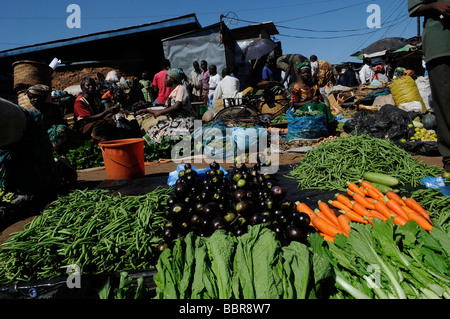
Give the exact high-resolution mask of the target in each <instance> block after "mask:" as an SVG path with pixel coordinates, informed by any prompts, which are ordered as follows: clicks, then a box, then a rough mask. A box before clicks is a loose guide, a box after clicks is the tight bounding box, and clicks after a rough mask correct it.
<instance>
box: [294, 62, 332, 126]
mask: <svg viewBox="0 0 450 319" xmlns="http://www.w3.org/2000/svg"><path fill="white" fill-rule="evenodd" d="M298 74H299V78H298V79H297V82H296V83H294V85H293V86H292V91H291V103H292V107H291V109H292V110H293V111H295V110H297V109H298V108H301V109H304V108H305V107H308V105H310V104H314V105H312V107H313V108H314V110H321V111H323V113H324V114H325V115H326V117H327V121H328V124H331V123H333V122H334V116H333V115H332V114H331V110H330V108H329V107H328V105H326V104H325V103H323V96H322V94H321V93H320V88H319V85H318V84H317V83H314V82H313V79H312V75H311V64H310V63H309V62H304V63H301V64H299V66H298Z"/></svg>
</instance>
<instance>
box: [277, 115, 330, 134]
mask: <svg viewBox="0 0 450 319" xmlns="http://www.w3.org/2000/svg"><path fill="white" fill-rule="evenodd" d="M286 118H287V121H288V132H287V136H286V138H287V140H288V141H290V140H293V139H296V138H300V139H316V138H319V137H328V129H327V116H326V115H325V114H324V115H322V116H300V117H296V116H295V113H294V111H292V110H291V109H288V110H287V111H286Z"/></svg>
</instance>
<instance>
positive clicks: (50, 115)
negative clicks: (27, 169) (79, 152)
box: [26, 84, 83, 155]
mask: <svg viewBox="0 0 450 319" xmlns="http://www.w3.org/2000/svg"><path fill="white" fill-rule="evenodd" d="M26 94H27V96H28V98H29V99H30V102H31V105H33V109H34V110H35V111H36V112H39V113H41V115H42V123H43V125H44V128H45V129H46V130H47V133H48V135H49V138H50V141H51V143H52V146H53V150H54V151H55V152H57V153H58V154H61V155H62V154H65V153H67V152H68V151H69V150H70V149H74V148H77V147H79V146H80V145H82V144H83V137H82V135H81V134H80V132H79V131H77V130H74V129H73V128H72V127H71V126H69V124H68V123H67V121H66V120H65V119H64V116H63V114H62V111H61V108H60V107H59V106H58V105H55V104H53V103H50V102H47V99H48V98H49V96H50V87H48V86H47V85H44V84H36V85H33V86H31V87H29V88H28V89H27V91H26Z"/></svg>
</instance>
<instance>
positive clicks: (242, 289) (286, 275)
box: [154, 224, 332, 299]
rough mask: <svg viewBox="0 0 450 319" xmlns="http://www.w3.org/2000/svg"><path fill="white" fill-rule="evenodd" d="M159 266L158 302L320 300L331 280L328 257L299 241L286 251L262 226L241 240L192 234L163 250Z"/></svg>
mask: <svg viewBox="0 0 450 319" xmlns="http://www.w3.org/2000/svg"><path fill="white" fill-rule="evenodd" d="M156 267H157V270H158V273H157V274H155V276H154V280H155V283H156V285H157V290H156V299H261V298H265V299H279V298H285V299H295V298H299V299H303V298H315V297H317V296H318V294H319V293H318V290H317V287H320V285H319V282H320V281H321V280H323V279H325V278H330V277H331V275H332V273H331V268H330V267H329V264H328V262H327V260H326V259H325V258H321V257H320V256H318V257H313V256H312V255H311V252H310V251H309V249H308V247H307V246H306V245H304V244H302V243H300V242H295V241H293V242H292V243H291V244H290V245H289V246H286V247H281V245H280V243H279V241H278V240H276V239H275V235H274V233H273V232H272V231H271V230H269V229H268V228H267V227H264V225H262V224H260V225H256V226H249V228H248V232H247V233H246V234H244V235H242V236H239V237H236V236H234V235H233V234H232V233H227V232H226V231H224V230H216V231H215V232H214V233H213V235H212V236H211V237H200V236H197V235H195V234H194V233H192V232H191V233H189V234H188V235H186V236H185V237H182V238H178V239H177V240H176V241H175V244H174V246H173V248H172V249H166V250H164V251H163V252H162V253H161V255H160V258H159V261H158V264H157V265H156Z"/></svg>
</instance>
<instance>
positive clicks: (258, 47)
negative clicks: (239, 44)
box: [244, 38, 277, 60]
mask: <svg viewBox="0 0 450 319" xmlns="http://www.w3.org/2000/svg"><path fill="white" fill-rule="evenodd" d="M276 47H277V44H276V43H275V42H273V41H272V40H270V39H266V38H262V39H257V40H254V41H253V42H251V43H250V44H249V45H248V46H247V48H246V49H245V52H244V53H245V59H246V60H254V59H259V58H260V57H262V56H263V55H265V54H268V53H270V52H272V51H273V50H274V49H275V48H276Z"/></svg>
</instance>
